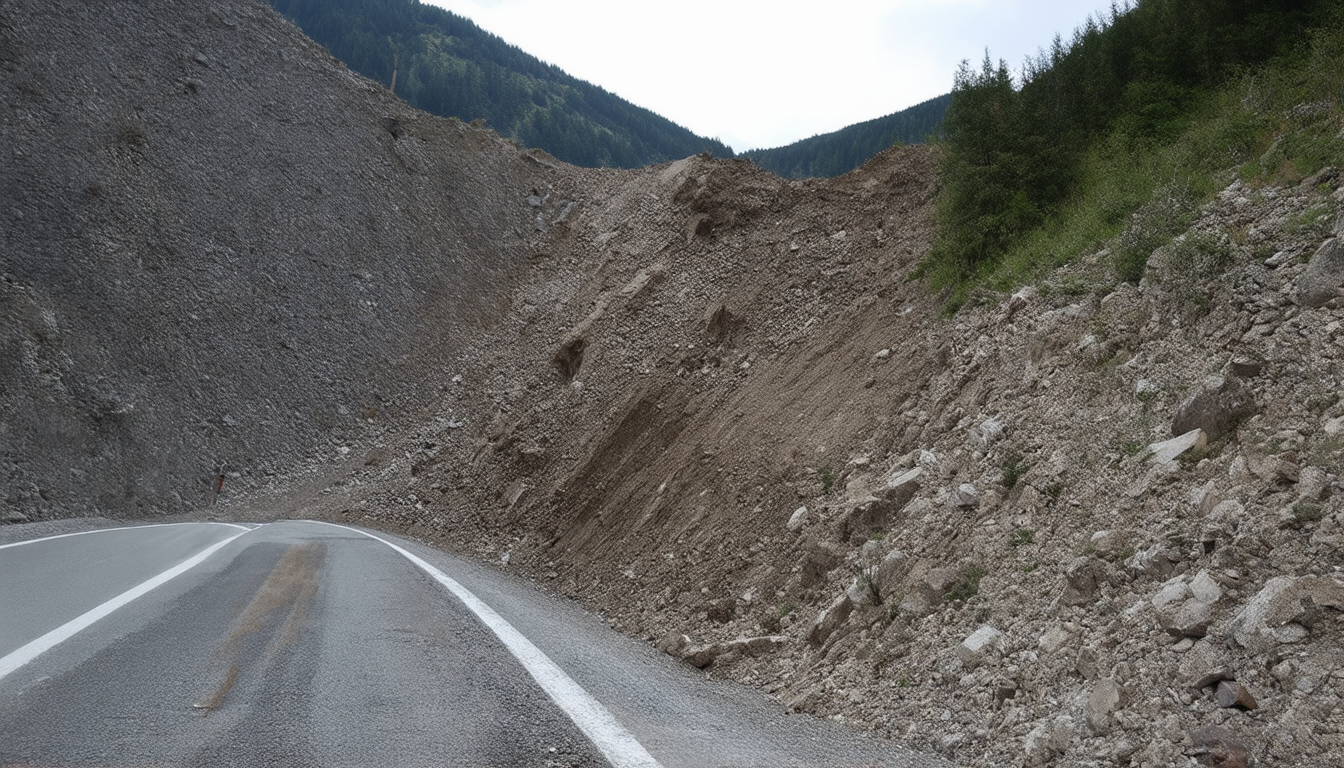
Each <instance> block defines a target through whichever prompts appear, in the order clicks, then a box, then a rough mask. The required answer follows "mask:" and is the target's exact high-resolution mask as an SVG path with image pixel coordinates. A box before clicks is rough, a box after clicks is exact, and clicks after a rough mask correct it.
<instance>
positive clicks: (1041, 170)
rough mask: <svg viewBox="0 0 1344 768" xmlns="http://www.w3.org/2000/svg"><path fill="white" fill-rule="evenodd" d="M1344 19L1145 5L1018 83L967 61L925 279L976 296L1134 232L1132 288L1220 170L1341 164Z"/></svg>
mask: <svg viewBox="0 0 1344 768" xmlns="http://www.w3.org/2000/svg"><path fill="white" fill-rule="evenodd" d="M1342 21H1344V10H1342V8H1341V5H1340V4H1339V3H1338V1H1337V0H1139V2H1137V3H1134V4H1125V5H1113V6H1112V7H1111V10H1110V12H1109V13H1108V14H1104V15H1102V16H1100V17H1099V18H1095V19H1093V20H1090V21H1089V22H1088V23H1087V24H1085V25H1084V26H1082V27H1080V28H1079V29H1077V30H1076V31H1075V32H1074V34H1073V36H1072V38H1071V39H1068V40H1065V39H1063V38H1061V37H1059V36H1056V38H1055V40H1054V42H1053V44H1052V45H1051V46H1050V47H1049V48H1048V49H1046V50H1043V51H1041V53H1040V54H1039V55H1038V56H1037V57H1034V58H1032V59H1029V60H1028V61H1027V62H1026V63H1025V65H1024V66H1023V67H1022V69H1021V71H1020V73H1019V74H1018V75H1017V76H1014V74H1013V72H1011V71H1010V70H1009V68H1008V65H1007V64H1006V63H1005V62H1002V61H999V62H997V63H995V62H994V61H993V60H992V59H991V58H990V56H989V54H988V53H986V56H985V58H984V61H983V62H982V63H981V64H980V65H979V66H973V65H971V64H969V63H963V65H962V67H961V68H960V70H959V71H958V72H957V75H956V78H955V87H954V89H953V92H952V97H951V103H950V104H949V105H948V108H947V113H946V117H945V119H944V122H943V134H944V136H945V140H944V142H943V146H944V152H943V161H942V166H941V169H940V175H941V178H942V182H943V187H942V191H941V193H940V197H939V201H938V238H937V241H936V244H935V246H934V249H933V252H932V254H931V256H930V257H929V259H928V260H927V262H926V264H925V269H926V271H927V272H929V273H931V274H932V275H933V276H934V277H935V282H936V283H941V284H942V285H944V286H946V285H950V284H953V285H955V284H960V285H961V289H962V299H964V288H965V287H966V286H967V285H968V284H970V283H974V282H976V281H982V280H985V279H987V278H992V279H997V280H999V281H1000V282H1003V281H1005V280H1006V281H1008V282H1011V281H1013V280H1019V281H1020V280H1022V279H1024V278H1026V279H1030V278H1029V275H1028V274H1027V273H1030V272H1031V271H1032V270H1039V269H1041V268H1048V267H1050V266H1051V265H1058V264H1060V263H1065V262H1067V261H1068V260H1070V259H1071V258H1073V257H1074V256H1075V255H1076V254H1077V251H1078V250H1080V249H1087V248H1092V247H1095V243H1098V242H1100V241H1102V240H1104V239H1106V238H1109V237H1113V236H1115V235H1117V234H1120V233H1121V232H1122V230H1123V231H1124V232H1125V237H1122V238H1121V242H1122V246H1124V247H1122V248H1120V249H1118V250H1117V251H1116V253H1115V254H1113V256H1114V258H1115V265H1114V266H1115V270H1116V271H1117V272H1118V274H1119V275H1120V277H1121V278H1122V279H1126V280H1131V281H1137V280H1138V279H1139V278H1140V277H1141V275H1142V273H1143V264H1144V262H1145V260H1146V259H1147V258H1148V254H1149V253H1151V251H1152V250H1153V248H1154V247H1156V246H1158V245H1160V244H1161V243H1162V242H1163V239H1164V238H1168V239H1169V238H1170V237H1171V235H1172V234H1173V233H1174V232H1176V231H1179V230H1180V229H1181V228H1182V226H1181V224H1182V222H1183V221H1185V220H1188V218H1189V217H1190V216H1191V215H1192V214H1193V211H1194V206H1195V205H1196V204H1197V203H1199V202H1200V201H1201V200H1202V199H1207V197H1208V196H1209V195H1211V194H1212V193H1213V192H1214V191H1216V188H1217V187H1218V185H1220V184H1221V185H1225V184H1226V183H1227V182H1228V181H1229V179H1226V178H1223V177H1222V176H1220V175H1219V174H1221V173H1223V172H1225V171H1226V169H1228V168H1236V167H1238V166H1241V167H1242V170H1241V173H1242V175H1243V177H1244V178H1245V180H1247V181H1249V182H1255V183H1259V182H1261V181H1265V180H1268V181H1275V182H1282V181H1289V182H1291V181H1293V180H1294V179H1295V178H1301V177H1303V176H1305V175H1306V174H1309V173H1312V172H1314V170H1316V169H1319V168H1320V167H1323V166H1324V165H1327V164H1330V163H1331V162H1335V161H1338V160H1339V159H1341V158H1344V151H1342V150H1344V147H1342V146H1341V141H1340V139H1339V137H1338V136H1334V135H1333V132H1331V131H1329V129H1328V125H1329V124H1330V119H1332V117H1333V115H1335V114H1336V113H1337V112H1338V111H1339V106H1340V91H1339V88H1340V83H1339V74H1340V73H1339V71H1338V70H1339V68H1340V66H1339V61H1340V56H1339V54H1340V46H1341V39H1340V38H1341V34H1340V30H1341V29H1342V28H1344V24H1342V23H1341V22H1342ZM1303 105H1308V106H1303ZM1313 105H1314V106H1313ZM1308 107H1309V108H1308ZM1136 215H1137V216H1138V219H1135V218H1134V217H1135V216H1136ZM1008 262H1011V266H1004V265H1005V264H1006V263H1008ZM1004 270H1009V271H1013V272H1014V274H1012V275H1005V274H1004ZM996 273H998V274H997V275H996ZM999 287H1005V286H1003V285H1001V286H999ZM960 300H961V299H954V300H953V304H954V306H955V305H956V304H957V303H958V302H959V301H960Z"/></svg>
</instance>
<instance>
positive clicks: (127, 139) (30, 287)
mask: <svg viewBox="0 0 1344 768" xmlns="http://www.w3.org/2000/svg"><path fill="white" fill-rule="evenodd" d="M0 73H3V76H0V103H3V104H4V109H3V110H2V111H0V146H2V147H4V149H3V150H0V151H3V153H4V160H3V162H2V163H0V168H2V169H3V170H2V171H0V172H2V173H3V184H0V317H2V318H3V319H2V320H0V350H3V352H0V357H2V358H3V360H4V365H2V366H0V392H3V395H2V396H0V435H2V436H3V437H2V438H0V476H3V480H4V488H5V498H4V504H5V508H6V510H7V511H6V512H5V515H6V516H7V517H10V518H13V519H22V518H45V517H58V516H72V515H93V514H107V515H113V516H124V515H128V514H162V513H166V512H176V511H181V510H182V509H184V508H199V507H201V506H202V505H203V504H208V503H209V501H210V498H211V494H212V493H213V490H214V487H215V485H216V483H217V481H218V478H219V476H221V475H223V476H224V478H225V481H224V487H225V490H226V491H228V492H232V493H236V492H240V491H246V490H248V489H254V488H258V487H264V486H265V485H266V484H268V483H269V482H271V481H272V480H273V478H274V477H275V476H276V474H277V473H281V474H283V473H285V472H292V471H293V470H295V468H296V467H300V466H302V465H303V464H304V462H306V461H308V460H310V459H312V460H315V461H317V462H320V463H326V462H329V461H330V460H331V459H333V458H335V457H336V456H338V455H339V453H341V452H342V451H348V450H350V448H349V446H350V445H352V444H353V443H356V442H358V441H359V440H360V439H361V438H363V437H364V436H367V435H369V434H376V433H378V432H380V431H381V430H383V429H384V428H385V427H386V425H387V424H389V423H393V422H396V421H397V420H399V419H404V418H406V417H407V416H408V415H410V414H413V413H416V411H417V408H418V407H419V406H421V405H423V404H424V403H425V402H427V401H428V400H429V398H430V396H431V395H432V394H433V390H432V388H431V387H430V386H427V385H426V379H427V377H429V376H430V375H431V374H433V373H435V372H437V370H438V369H439V365H440V362H441V360H442V358H443V356H444V355H445V354H447V353H448V352H450V351H451V350H454V349H458V348H460V347H461V346H462V344H463V343H464V342H465V341H469V340H470V339H471V337H472V334H473V333H474V329H476V328H478V327H481V326H488V325H489V324H490V323H492V322H493V321H494V320H495V318H496V317H498V315H499V308H500V306H501V305H506V304H507V301H508V296H509V293H510V290H511V284H510V281H511V280H512V279H513V276H514V274H515V273H516V271H517V270H518V268H519V267H520V265H521V264H522V263H523V262H524V261H525V260H526V259H527V258H528V256H529V255H530V253H531V251H530V249H529V248H528V247H527V244H526V240H525V237H524V233H526V232H527V231H529V230H530V227H531V208H530V207H529V206H528V205H527V202H526V198H527V192H528V190H530V189H531V188H533V187H534V186H537V185H540V184H543V183H544V179H545V178H546V177H547V169H546V167H545V166H544V165H542V164H540V163H538V162H536V161H535V159H534V158H531V157H530V156H528V155H526V154H524V153H520V152H518V151H517V150H516V149H515V148H514V147H513V146H511V145H509V144H507V143H505V142H502V141H500V140H499V139H498V138H497V137H495V136H493V135H492V134H488V133H486V132H482V131H478V130H475V129H472V128H470V127H468V126H465V125H462V124H460V123H453V122H450V121H446V120H439V119H435V118H431V117H428V116H426V115H424V114H423V113H420V112H417V111H414V110H411V109H409V108H408V107H407V106H406V105H405V104H403V103H401V102H400V101H398V100H397V99H395V98H393V97H392V96H391V95H389V94H388V93H387V92H386V91H385V90H384V89H383V88H381V87H379V86H377V85H375V84H374V83H371V82H369V81H367V80H364V79H362V78H359V77H357V76H354V75H353V74H351V73H350V72H349V71H347V70H346V69H345V68H344V67H343V66H341V65H340V64H339V63H337V62H336V61H335V60H333V59H332V58H331V57H330V56H328V55H327V54H326V53H325V52H324V51H322V49H321V48H319V47H318V46H316V45H315V44H313V43H312V42H311V41H309V40H308V39H307V38H305V37H303V36H302V35H301V34H299V33H298V32H297V30H295V29H294V28H293V27H292V26H291V25H290V24H288V23H287V22H285V21H283V20H282V19H280V18H279V17H278V16H276V15H275V14H274V13H273V12H271V11H270V10H269V9H267V8H265V7H263V6H261V5H258V4H256V3H249V2H187V1H186V0H182V1H181V2H168V3H156V4H152V5H151V4H145V3H137V2H109V3H96V4H90V3H79V2H54V3H52V2H26V1H25V0H15V2H6V3H5V4H4V6H3V8H0Z"/></svg>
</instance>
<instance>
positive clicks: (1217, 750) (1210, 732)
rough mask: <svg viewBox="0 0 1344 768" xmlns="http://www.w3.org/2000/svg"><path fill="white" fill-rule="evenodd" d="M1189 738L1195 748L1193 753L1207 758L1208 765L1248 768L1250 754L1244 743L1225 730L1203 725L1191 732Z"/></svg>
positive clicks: (1226, 767) (1224, 767) (1222, 767)
mask: <svg viewBox="0 0 1344 768" xmlns="http://www.w3.org/2000/svg"><path fill="white" fill-rule="evenodd" d="M1189 736H1190V742H1191V743H1192V744H1194V746H1195V753H1196V754H1197V755H1200V756H1207V757H1208V759H1209V762H1208V764H1209V765H1213V766H1217V767H1218V768H1248V767H1249V766H1250V764H1251V752H1250V750H1249V749H1247V747H1246V744H1245V742H1243V741H1241V740H1240V739H1238V738H1237V737H1236V736H1235V735H1233V733H1232V732H1231V731H1229V730H1227V729H1226V728H1220V727H1218V726H1216V725H1205V726H1201V727H1199V728H1195V729H1193V730H1191V731H1190V732H1189Z"/></svg>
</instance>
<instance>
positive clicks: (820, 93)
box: [424, 0, 1110, 151]
mask: <svg viewBox="0 0 1344 768" xmlns="http://www.w3.org/2000/svg"><path fill="white" fill-rule="evenodd" d="M424 1H425V2H432V3H434V4H435V5H439V6H442V7H444V8H447V9H449V10H451V11H453V12H454V13H457V14H458V15H461V16H466V17H467V18H469V19H471V20H472V21H474V22H476V23H477V24H478V25H480V26H481V27H483V28H484V29H486V30H489V31H490V32H493V33H495V34H496V35H499V36H500V37H502V38H504V40H506V41H507V42H510V43H512V44H514V45H516V46H518V47H519V48H522V49H523V50H524V51H527V52H528V53H530V54H532V55H533V56H536V57H538V58H540V59H542V60H543V61H546V62H548V63H551V64H555V65H556V66H558V67H560V68H561V69H563V70H565V71H566V72H568V73H569V74H571V75H574V76H575V77H578V78H581V79H583V80H587V81H589V82H591V83H594V84H596V85H600V86H602V87H603V88H605V89H607V90H608V91H611V92H613V93H615V94H617V95H619V96H621V97H622V98H625V99H627V100H628V101H631V102H634V103H635V104H638V105H640V106H642V107H647V108H648V109H651V110H653V111H654V112H657V113H658V114H660V115H662V116H664V117H666V118H669V119H670V120H672V121H674V122H676V123H680V124H681V125H684V126H686V127H687V128H690V129H691V130H693V131H695V132H696V133H698V134H700V135H702V136H715V137H718V138H719V139H721V140H723V141H724V142H726V143H728V144H729V145H730V146H731V147H732V148H733V149H735V150H737V151H742V150H746V149H754V148H760V147H776V146H781V145H784V144H788V143H790V142H793V141H797V140H798V139H804V138H807V137H809V136H814V135H816V134H819V133H828V132H830V131H834V130H836V129H839V128H843V127H844V126H846V125H852V124H854V123H857V122H861V121H863V120H869V119H871V118H874V117H881V116H882V115H888V114H891V113H892V112H896V111H898V110H901V109H904V108H905V107H909V106H912V105H914V104H918V103H919V102H921V101H924V100H925V99H930V98H933V97H934V96H938V95H939V94H943V93H947V92H948V91H950V90H951V89H952V75H953V73H954V72H955V71H956V68H957V64H958V62H960V61H961V60H962V59H970V60H972V62H975V63H978V62H979V61H980V60H981V58H982V57H983V56H984V52H985V49H986V48H988V49H989V51H990V54H991V55H992V56H993V57H994V58H995V59H999V58H1002V59H1006V60H1007V61H1008V63H1009V65H1011V66H1012V68H1013V69H1014V70H1017V69H1018V68H1019V66H1020V64H1021V62H1022V60H1023V58H1024V57H1026V56H1027V55H1029V54H1034V53H1036V52H1037V51H1038V50H1039V49H1040V48H1041V47H1043V46H1047V45H1049V43H1050V40H1051V39H1052V38H1053V37H1054V35H1055V33H1056V32H1058V33H1061V34H1062V35H1064V37H1065V38H1066V39H1067V38H1068V37H1069V35H1070V34H1071V33H1072V31H1073V29H1074V28H1075V27H1077V26H1078V25H1080V24H1082V23H1083V22H1084V21H1085V20H1086V19H1087V17H1088V16H1089V15H1091V14H1093V13H1096V12H1099V11H1104V10H1106V9H1108V8H1109V7H1110V0H825V1H824V2H818V1H817V0H424Z"/></svg>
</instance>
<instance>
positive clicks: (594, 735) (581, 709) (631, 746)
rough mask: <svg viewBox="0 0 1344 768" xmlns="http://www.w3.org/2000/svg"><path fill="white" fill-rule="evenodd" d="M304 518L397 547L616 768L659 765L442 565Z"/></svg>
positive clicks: (578, 688) (578, 686) (524, 638)
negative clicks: (478, 624)
mask: <svg viewBox="0 0 1344 768" xmlns="http://www.w3.org/2000/svg"><path fill="white" fill-rule="evenodd" d="M303 522H310V523H319V522H320V523H322V524H323V525H331V526H335V527H336V528H344V529H345V530H347V531H354V532H355V533H358V534H361V535H364V536H367V537H369V538H370V539H373V540H375V541H380V542H382V543H383V544H386V545H387V546H389V547H391V548H392V549H394V550H396V551H397V552H398V553H400V554H401V555H402V557H405V558H406V559H407V560H410V561H411V562H412V563H414V564H415V565H416V566H418V567H419V568H420V570H422V571H424V572H425V573H427V574H429V575H430V576H431V577H432V578H433V579H434V580H435V581H437V582H439V583H440V584H442V585H443V586H444V588H446V589H447V590H448V591H449V592H452V593H453V595H454V596H455V597H456V598H457V599H458V600H460V601H462V604H463V605H465V606H466V607H467V608H468V609H470V610H471V612H472V613H474V614H476V618H478V619H480V620H481V623H482V624H484V625H485V626H486V627H488V628H489V629H490V631H491V632H494V633H495V636H496V637H498V638H499V639H500V642H502V643H504V647H505V648H508V649H509V652H510V653H512V654H513V656H514V658H516V659H518V661H519V662H520V663H521V664H522V665H523V668H524V669H526V670H527V672H528V674H530V675H532V679H533V680H536V681H537V685H540V686H541V688H542V690H544V691H546V694H547V695H548V696H550V697H551V701H554V702H555V704H556V706H558V707H560V709H562V710H564V712H565V714H566V715H569V719H570V720H573V721H574V724H575V725H577V726H578V727H579V730H581V731H583V733H584V735H585V736H587V737H588V739H589V740H590V741H592V742H593V744H594V745H595V746H596V747H597V748H598V750H600V751H601V752H602V754H603V756H605V757H606V758H607V760H608V761H610V762H611V764H612V766H614V768H661V766H660V765H659V763H658V761H657V760H655V759H654V758H653V756H652V755H650V754H649V753H648V750H646V749H644V745H642V744H640V743H639V741H637V740H636V739H635V737H634V736H633V735H632V734H631V733H630V732H629V731H627V730H626V729H625V726H623V725H621V724H620V722H619V721H618V720H617V719H616V718H615V717H614V716H613V715H612V714H611V713H610V712H608V711H607V708H606V707H604V706H602V703H601V702H599V701H598V700H597V699H595V698H593V696H592V695H591V694H589V693H588V692H587V691H585V690H584V689H583V687H582V686H580V685H579V684H578V683H576V682H574V679H573V678H571V677H570V676H569V675H567V674H565V671H564V670H563V669H561V668H560V667H559V665H557V664H556V663H555V662H553V661H551V659H550V657H548V656H547V655H546V654H545V653H543V652H542V650H541V649H540V648H538V647H537V646H535V645H533V644H532V641H531V640H528V639H527V638H526V637H524V636H523V633H521V632H519V631H518V630H516V629H514V627H513V625H512V624H510V623H509V622H508V621H507V620H505V619H504V617H503V616H500V615H499V614H498V613H495V611H494V609H493V608H491V607H490V606H488V605H486V604H485V603H484V602H483V601H481V599H480V598H478V597H476V595H474V594H472V593H471V591H470V590H468V589H467V588H466V587H464V586H462V585H461V584H459V583H457V582H456V581H454V580H453V579H452V578H451V577H449V576H448V575H447V574H445V573H444V572H443V571H440V570H439V569H438V568H435V567H434V566H432V565H430V564H429V563H427V562H425V561H424V560H423V559H421V558H419V557H417V556H415V555H413V554H411V553H410V552H408V551H406V550H405V549H403V548H401V547H399V546H397V545H396V544H393V543H392V542H390V541H388V540H387V539H384V538H382V537H380V536H375V535H373V534H372V533H368V532H366V531H361V530H359V529H358V528H351V527H349V526H346V525H338V524H336V523H326V522H323V521H320V520H305V521H303Z"/></svg>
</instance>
